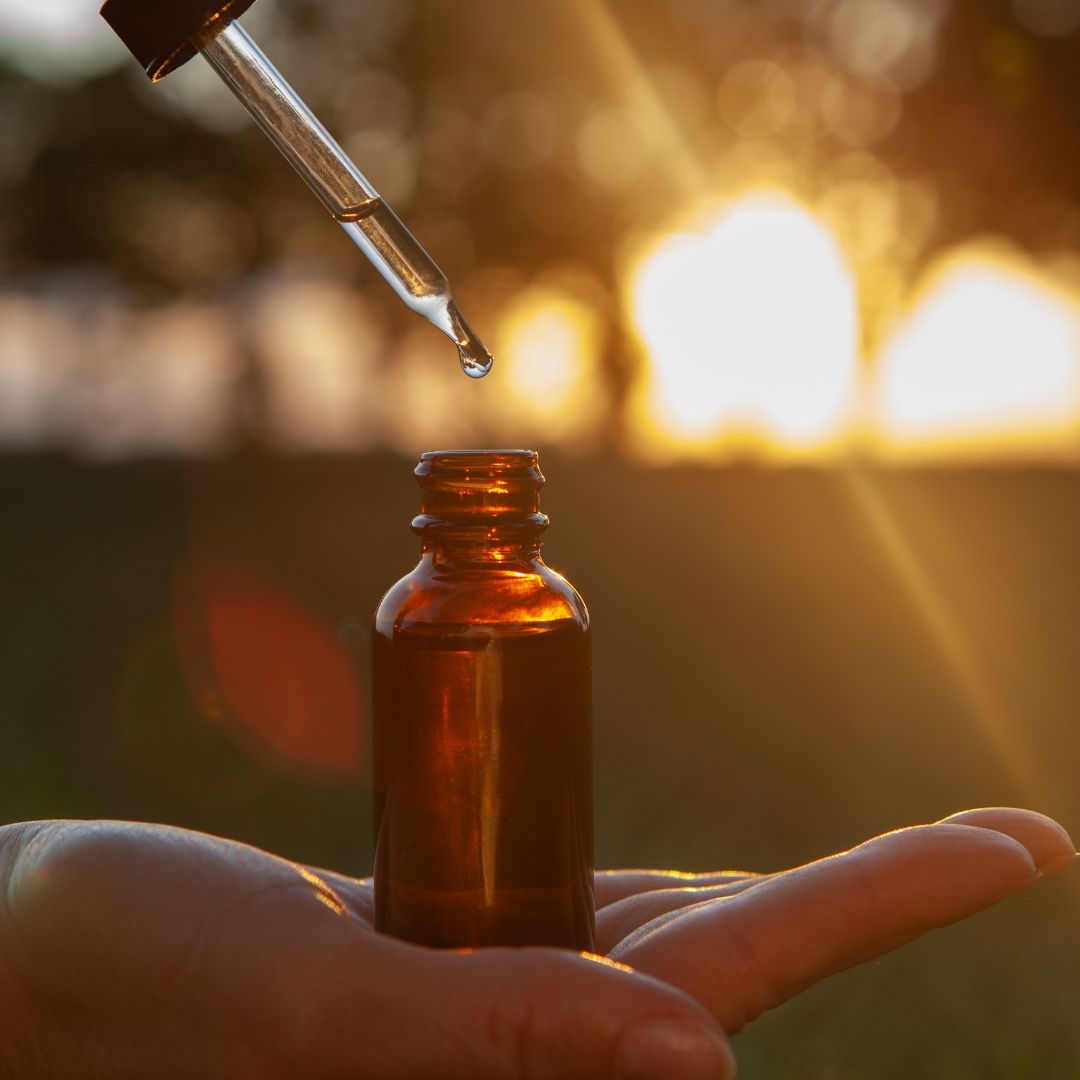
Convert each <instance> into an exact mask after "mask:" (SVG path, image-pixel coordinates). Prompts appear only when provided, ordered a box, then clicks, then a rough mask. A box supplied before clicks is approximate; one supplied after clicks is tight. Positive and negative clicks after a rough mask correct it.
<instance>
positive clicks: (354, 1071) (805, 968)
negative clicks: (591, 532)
mask: <svg viewBox="0 0 1080 1080" xmlns="http://www.w3.org/2000/svg"><path fill="white" fill-rule="evenodd" d="M1073 858H1074V855H1073V846H1072V842H1071V841H1070V840H1069V838H1068V836H1067V835H1066V834H1065V832H1064V831H1063V830H1062V829H1061V828H1060V826H1058V825H1056V824H1055V823H1054V822H1052V821H1050V820H1049V819H1048V818H1045V817H1042V816H1041V815H1038V814H1034V813H1031V812H1028V811H1021V810H1008V809H989V810H972V811H967V812H965V813H963V814H958V815H954V816H953V817H951V818H948V819H946V820H945V821H944V822H939V823H937V824H935V825H925V826H918V827H915V828H911V829H904V830H900V831H897V832H894V833H889V834H887V835H885V836H881V837H877V838H875V839H874V840H871V841H868V842H867V843H865V844H862V845H860V846H858V847H856V848H853V849H852V850H851V851H848V852H844V853H842V854H840V855H835V856H832V857H830V858H828V859H823V860H820V861H818V862H814V863H810V864H808V865H806V866H803V867H799V868H797V869H794V870H789V871H785V872H783V873H778V874H768V875H752V874H745V873H717V874H707V875H687V874H676V873H672V872H658V871H618V872H615V871H609V872H602V873H598V874H597V876H596V893H597V937H598V951H599V952H601V953H602V954H603V955H602V956H599V955H598V956H590V955H577V954H574V953H569V952H560V951H558V950H552V949H524V950H511V949H486V950H477V951H467V950H462V951H436V950H429V949H425V948H421V947H418V946H414V945H409V944H405V943H403V942H399V941H395V940H393V939H390V938H387V937H384V936H382V935H379V934H376V933H374V931H373V929H372V925H371V911H372V899H373V896H372V886H371V882H370V880H357V879H353V878H348V877H345V876H343V875H340V874H336V873H333V872H328V871H322V870H313V869H311V868H308V867H303V866H299V865H297V864H295V863H291V862H289V861H287V860H285V859H281V858H278V857H276V856H274V855H270V854H267V853H265V852H262V851H259V850H258V849H256V848H252V847H249V846H247V845H245V844H240V843H236V842H234V841H229V840H223V839H219V838H216V837H211V836H207V835H205V834H202V833H196V832H189V831H186V830H182V829H175V828H170V827H167V826H158V825H141V824H130V823H122V822H34V823H27V824H22V825H12V826H8V827H6V828H4V829H0V885H5V884H6V888H3V887H0V1075H3V1076H5V1077H8V1076H11V1077H21V1076H33V1077H41V1078H53V1077H56V1078H67V1077H72V1078H75V1077H78V1078H79V1080H93V1078H96V1077H102V1078H105V1077H108V1078H110V1080H113V1078H122V1077H132V1078H135V1077H138V1078H159V1077H160V1078H171V1077H177V1078H180V1077H183V1078H185V1080H189V1078H193V1077H198V1078H208V1080H210V1078H217V1077H222V1078H224V1077H229V1078H233V1077H245V1078H248V1077H250V1078H267V1080H270V1078H276V1077H310V1078H313V1080H317V1078H322V1077H327V1078H330V1077H334V1078H336V1077H342V1078H345V1077H348V1078H351V1080H368V1078H371V1080H424V1078H430V1080H458V1078H460V1080H487V1078H491V1080H503V1078H507V1080H509V1078H519V1077H528V1078H529V1080H544V1078H551V1080H574V1078H579V1077H580V1078H582V1080H586V1078H587V1080H600V1078H605V1077H616V1076H618V1077H627V1078H632V1077H641V1078H645V1077H664V1078H665V1080H684V1078H686V1080H689V1078H692V1077H702V1078H705V1077H718V1078H719V1077H725V1076H729V1075H731V1073H732V1066H731V1061H730V1052H729V1051H728V1050H727V1048H726V1043H725V1041H724V1032H728V1033H730V1032H733V1031H736V1030H738V1029H739V1028H740V1027H741V1026H742V1025H743V1024H745V1023H747V1022H748V1021H749V1020H751V1019H753V1018H754V1017H755V1016H757V1015H759V1014H760V1013H761V1012H763V1011H764V1010H766V1009H769V1008H771V1007H773V1006H774V1005H777V1004H779V1003H780V1002H782V1001H784V1000H786V999H787V998H789V997H791V996H792V995H794V994H796V993H798V992H799V991H801V990H803V989H805V988H806V987H808V986H810V985H811V984H813V983H814V982H816V981H818V980H819V979H821V978H823V977H825V976H827V975H829V974H832V973H834V972H836V971H839V970H841V969H843V968H846V967H850V966H851V965H853V964H857V963H860V962H861V961H863V960H867V959H870V958H871V957H874V956H878V955H880V954H881V953H883V952H886V951H888V950H889V949H892V948H894V947H896V946H897V945H899V944H902V943H903V942H905V941H908V940H910V939H911V938H914V937H916V936H918V935H919V934H921V933H923V932H924V931H926V930H928V929H931V928H933V927H936V926H941V925H944V924H946V923H949V922H952V921H954V920H956V919H960V918H963V917H964V916H966V915H969V914H971V913H973V912H975V911H977V910H979V909H980V908H983V907H986V906H987V905H989V904H992V903H994V902H995V901H996V900H998V899H1000V898H1002V897H1003V896H1005V895H1006V894H1008V893H1010V892H1012V891H1015V890H1016V889H1018V888H1022V887H1024V886H1026V885H1028V884H1031V883H1033V882H1035V881H1037V880H1039V879H1040V878H1042V877H1045V876H1048V875H1049V874H1050V873H1053V872H1054V871H1056V870H1058V869H1060V868H1061V867H1063V866H1064V865H1066V864H1067V863H1068V862H1071V861H1072V859H1073ZM4 898H6V903H5V902H4Z"/></svg>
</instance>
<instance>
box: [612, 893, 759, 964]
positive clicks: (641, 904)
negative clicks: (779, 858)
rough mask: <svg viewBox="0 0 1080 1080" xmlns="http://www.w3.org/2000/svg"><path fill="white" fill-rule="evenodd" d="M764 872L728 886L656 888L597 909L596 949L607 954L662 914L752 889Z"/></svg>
mask: <svg viewBox="0 0 1080 1080" xmlns="http://www.w3.org/2000/svg"><path fill="white" fill-rule="evenodd" d="M764 880H766V877H765V875H754V876H746V877H739V878H733V879H732V880H730V881H729V882H728V883H727V884H726V885H711V886H692V887H688V888H681V889H654V890H652V891H651V892H643V893H640V894H638V895H637V896H627V897H626V898H625V899H623V900H617V901H616V902H615V903H614V904H608V905H607V906H606V907H604V908H600V909H599V910H598V911H597V912H596V951H597V952H599V953H603V954H607V953H609V952H611V950H612V949H614V948H616V946H618V944H619V942H621V941H622V940H623V939H624V938H626V937H627V936H628V935H630V934H632V933H634V931H636V930H639V929H641V927H643V926H644V925H645V924H646V923H651V922H653V921H654V920H656V919H658V918H659V917H660V916H662V915H667V914H669V913H672V912H676V911H681V910H682V909H683V908H687V907H690V906H691V905H693V904H700V903H701V902H702V901H704V900H717V899H719V898H721V897H724V896H732V895H734V894H735V893H739V892H743V891H744V890H746V889H750V888H753V887H754V886H755V885H757V884H759V883H760V882H762V881H764Z"/></svg>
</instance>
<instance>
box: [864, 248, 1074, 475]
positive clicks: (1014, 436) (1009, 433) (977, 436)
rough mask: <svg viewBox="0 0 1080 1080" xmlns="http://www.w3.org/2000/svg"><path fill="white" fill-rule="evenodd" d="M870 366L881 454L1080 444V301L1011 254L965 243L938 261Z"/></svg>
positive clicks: (974, 453) (1042, 451) (961, 453)
mask: <svg viewBox="0 0 1080 1080" xmlns="http://www.w3.org/2000/svg"><path fill="white" fill-rule="evenodd" d="M876 367H877V372H876V384H875V401H874V406H875V426H876V431H877V436H878V439H879V442H880V450H881V452H882V453H884V454H886V455H888V456H894V457H900V458H921V457H937V458H940V457H945V458H948V457H954V458H955V457H968V458H970V457H978V456H983V457H986V456H990V457H996V456H1001V455H1003V454H1005V453H1008V454H1009V455H1010V456H1015V455H1016V454H1018V453H1021V454H1022V453H1027V454H1029V455H1035V456H1042V455H1047V454H1049V455H1051V456H1061V455H1065V456H1070V457H1071V456H1075V454H1076V451H1077V449H1080V298H1078V297H1077V296H1076V295H1073V294H1070V293H1069V292H1068V291H1067V290H1065V289H1064V288H1062V287H1061V286H1060V285H1058V284H1056V283H1055V282H1054V281H1053V280H1052V278H1051V277H1050V276H1049V275H1048V274H1047V273H1045V272H1044V271H1040V270H1037V269H1035V268H1034V267H1033V266H1031V265H1029V264H1028V263H1027V262H1026V261H1025V260H1023V259H1022V258H1021V257H1020V256H1017V255H1008V254H1003V253H992V252H989V251H985V250H979V249H973V250H969V251H967V252H963V251H962V252H957V253H954V254H953V255H951V256H950V257H949V258H947V259H946V260H945V261H943V262H942V263H940V264H939V265H938V266H937V267H936V268H935V269H934V270H932V271H931V273H930V274H929V275H928V278H927V281H926V284H925V285H924V287H923V288H922V290H921V291H920V295H919V299H917V300H916V302H915V305H914V307H913V308H912V310H911V311H910V313H909V314H908V316H907V317H906V319H905V320H904V321H903V323H902V324H901V325H899V326H898V327H897V328H896V330H895V331H894V332H893V333H892V334H891V335H890V336H888V337H887V339H886V341H885V342H884V344H883V346H882V349H881V352H880V355H879V357H878V360H877V365H876Z"/></svg>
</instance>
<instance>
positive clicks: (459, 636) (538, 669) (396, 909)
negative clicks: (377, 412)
mask: <svg viewBox="0 0 1080 1080" xmlns="http://www.w3.org/2000/svg"><path fill="white" fill-rule="evenodd" d="M416 476H417V478H418V479H419V482H420V489H421V500H420V514H419V515H418V516H417V517H415V518H414V519H413V522H412V526H413V529H414V531H415V532H416V533H418V534H419V536H420V544H421V557H420V562H419V565H418V566H417V567H416V568H415V569H414V570H413V571H412V572H411V573H410V574H407V575H406V576H405V577H403V578H402V579H401V580H400V581H399V582H398V583H397V584H396V585H394V586H393V587H392V588H391V589H390V591H389V592H388V593H387V594H386V596H385V597H384V598H383V600H382V603H381V604H380V605H379V609H378V612H377V613H376V616H375V632H374V635H373V647H372V648H373V655H372V690H373V701H374V716H373V751H374V788H375V830H376V843H375V925H376V928H377V929H378V930H381V931H383V932H384V933H387V934H392V935H394V936H396V937H400V938H404V939H406V940H409V941H413V942H417V943H419V944H424V945H431V946H444V947H465V946H490V945H507V946H516V945H552V946H562V947H565V948H570V949H578V950H587V949H592V948H593V946H594V915H593V879H592V874H593V847H592V736H591V658H590V647H589V646H590V643H589V616H588V612H587V611H586V609H585V604H584V602H583V601H582V599H581V597H580V596H579V595H578V594H577V592H576V591H575V589H574V588H573V586H572V585H570V583H569V582H568V581H566V579H565V578H563V577H561V576H560V575H559V574H557V573H555V572H554V571H553V570H551V569H549V568H548V567H547V566H546V565H545V564H544V562H543V560H542V559H541V558H540V535H541V533H542V532H543V531H544V529H546V528H547V525H548V519H547V518H546V517H545V516H544V515H543V514H541V513H540V510H539V494H540V487H541V485H542V484H543V483H544V477H543V475H542V474H541V472H540V469H539V466H538V464H537V456H536V454H535V452H533V451H531V450H491V451H488V450H484V451H480V450H477V451H447V452H442V451H437V452H433V453H427V454H424V455H422V457H421V459H420V464H419V465H418V466H417V468H416Z"/></svg>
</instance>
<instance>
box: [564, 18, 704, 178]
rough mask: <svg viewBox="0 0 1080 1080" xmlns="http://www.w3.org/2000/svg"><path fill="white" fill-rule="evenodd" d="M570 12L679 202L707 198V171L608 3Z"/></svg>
mask: <svg viewBox="0 0 1080 1080" xmlns="http://www.w3.org/2000/svg"><path fill="white" fill-rule="evenodd" d="M568 12H569V13H571V14H572V16H573V17H574V18H575V20H576V21H577V22H578V23H579V24H580V26H581V28H582V30H583V32H584V33H585V35H586V36H587V39H588V41H589V43H590V45H591V46H592V47H593V49H594V51H595V53H596V56H597V59H598V60H599V61H600V62H601V64H602V65H603V70H604V71H605V72H606V73H607V75H608V77H609V78H610V80H611V82H612V85H613V86H614V88H615V90H616V93H617V94H618V95H619V97H620V98H621V99H622V100H624V101H625V102H626V104H627V105H629V106H630V108H631V109H632V110H633V111H634V112H635V114H637V115H638V116H640V117H641V120H642V122H643V124H644V125H645V127H646V129H647V130H648V132H649V134H650V135H651V136H652V138H654V139H655V140H656V151H657V152H656V160H658V161H660V162H662V163H663V165H664V168H665V170H666V171H667V173H668V175H669V178H670V179H671V181H672V182H673V183H674V184H675V186H676V188H677V190H678V193H679V196H680V197H686V198H691V199H700V198H702V197H704V196H705V195H707V194H708V192H709V183H708V177H707V175H706V172H705V169H704V167H703V165H702V164H701V162H700V161H699V160H698V159H697V157H696V155H695V154H694V153H693V151H692V150H691V149H690V147H689V145H688V144H687V141H686V139H685V138H684V137H683V134H682V132H681V131H680V129H679V124H678V122H677V121H676V120H675V118H674V117H673V116H672V114H671V111H670V109H669V108H668V106H667V105H666V104H665V102H664V100H663V98H662V96H661V95H660V94H659V92H658V91H657V89H656V86H655V84H654V82H653V81H652V79H650V78H649V75H648V73H647V71H646V70H645V66H644V64H643V63H642V62H641V60H640V59H639V58H638V55H637V53H636V52H635V50H634V47H633V45H632V44H631V43H630V40H629V38H628V37H627V34H626V31H625V30H624V28H623V27H622V25H621V24H620V23H619V20H618V19H616V18H615V16H614V15H613V14H612V13H611V10H610V8H609V7H608V5H607V3H606V2H605V0H582V2H581V3H575V4H571V5H569V7H568Z"/></svg>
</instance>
